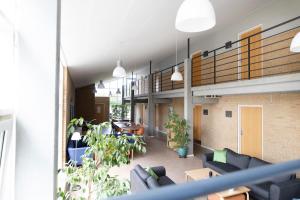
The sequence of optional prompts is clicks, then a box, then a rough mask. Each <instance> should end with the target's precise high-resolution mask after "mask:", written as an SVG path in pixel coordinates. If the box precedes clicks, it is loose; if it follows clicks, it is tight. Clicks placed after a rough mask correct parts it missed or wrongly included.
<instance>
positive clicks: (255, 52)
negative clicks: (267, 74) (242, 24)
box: [240, 26, 262, 79]
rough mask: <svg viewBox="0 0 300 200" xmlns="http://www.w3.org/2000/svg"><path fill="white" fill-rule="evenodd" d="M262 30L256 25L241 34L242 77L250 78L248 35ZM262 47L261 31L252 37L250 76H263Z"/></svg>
mask: <svg viewBox="0 0 300 200" xmlns="http://www.w3.org/2000/svg"><path fill="white" fill-rule="evenodd" d="M259 32H261V27H260V26H259V27H256V28H254V29H251V30H250V31H247V32H245V33H243V34H241V35H240V39H244V40H242V41H241V42H240V47H241V64H240V65H241V78H242V79H248V78H249V74H248V72H249V70H248V59H249V58H248V39H247V38H248V37H249V36H251V35H253V34H256V33H259ZM261 54H262V47H261V33H259V34H257V35H254V36H252V37H250V78H257V77H260V76H262V62H261V61H262V55H261Z"/></svg>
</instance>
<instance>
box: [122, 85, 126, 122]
mask: <svg viewBox="0 0 300 200" xmlns="http://www.w3.org/2000/svg"><path fill="white" fill-rule="evenodd" d="M124 105H125V99H124V85H122V112H121V119H122V120H123V119H124Z"/></svg>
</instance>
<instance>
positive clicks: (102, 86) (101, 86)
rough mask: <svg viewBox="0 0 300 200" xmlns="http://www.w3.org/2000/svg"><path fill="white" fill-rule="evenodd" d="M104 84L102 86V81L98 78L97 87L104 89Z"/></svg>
mask: <svg viewBox="0 0 300 200" xmlns="http://www.w3.org/2000/svg"><path fill="white" fill-rule="evenodd" d="M104 88H105V86H104V83H103V81H102V80H100V82H99V84H98V89H104Z"/></svg>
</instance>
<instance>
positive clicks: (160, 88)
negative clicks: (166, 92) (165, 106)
mask: <svg viewBox="0 0 300 200" xmlns="http://www.w3.org/2000/svg"><path fill="white" fill-rule="evenodd" d="M160 91H161V92H162V71H160Z"/></svg>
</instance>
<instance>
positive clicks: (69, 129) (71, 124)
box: [67, 117, 84, 138]
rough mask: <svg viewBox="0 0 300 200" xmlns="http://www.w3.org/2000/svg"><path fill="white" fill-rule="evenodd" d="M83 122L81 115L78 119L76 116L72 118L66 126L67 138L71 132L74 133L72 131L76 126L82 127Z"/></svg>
mask: <svg viewBox="0 0 300 200" xmlns="http://www.w3.org/2000/svg"><path fill="white" fill-rule="evenodd" d="M83 123H84V119H83V118H82V117H80V118H78V119H77V118H74V119H72V120H71V121H70V122H69V124H68V126H67V138H69V137H70V136H71V134H72V133H74V131H75V130H76V129H77V128H78V127H82V126H83Z"/></svg>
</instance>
